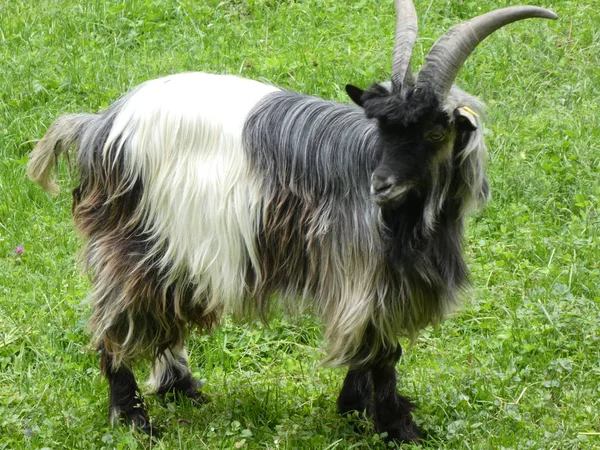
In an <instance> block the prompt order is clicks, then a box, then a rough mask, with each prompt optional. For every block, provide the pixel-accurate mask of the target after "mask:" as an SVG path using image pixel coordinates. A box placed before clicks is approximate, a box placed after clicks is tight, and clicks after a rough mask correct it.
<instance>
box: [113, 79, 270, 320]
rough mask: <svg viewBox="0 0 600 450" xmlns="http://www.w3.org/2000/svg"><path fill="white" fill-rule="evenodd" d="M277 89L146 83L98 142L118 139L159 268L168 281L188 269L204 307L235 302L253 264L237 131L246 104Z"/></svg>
mask: <svg viewBox="0 0 600 450" xmlns="http://www.w3.org/2000/svg"><path fill="white" fill-rule="evenodd" d="M276 90H277V88H275V87H272V86H268V85H265V84H262V83H259V82H256V81H252V80H246V79H242V78H238V77H234V76H222V75H212V74H205V73H184V74H179V75H172V76H168V77H165V78H160V79H157V80H152V81H149V82H147V83H145V84H143V85H142V86H140V88H139V89H138V90H137V91H136V92H134V93H133V94H132V95H131V97H130V98H129V99H128V100H127V102H126V104H125V105H124V107H123V110H122V111H121V112H120V113H119V114H118V116H117V117H116V120H115V123H114V126H113V128H112V130H111V134H110V136H109V138H108V139H107V142H106V146H105V151H109V149H111V146H112V145H113V143H114V142H117V141H118V142H120V144H121V147H120V148H118V149H117V152H123V155H122V156H123V158H124V161H125V166H126V167H127V168H128V175H129V178H130V180H129V181H130V183H131V185H132V184H133V181H135V179H136V177H140V178H141V180H142V183H143V186H144V187H143V196H142V205H143V207H142V210H143V211H144V214H145V215H146V217H145V219H146V221H145V222H146V223H147V224H149V226H152V228H151V229H149V230H147V231H150V232H151V234H152V235H153V237H154V238H155V239H156V241H157V244H156V245H155V247H154V252H155V253H158V252H159V250H161V249H162V250H164V257H163V258H162V260H161V263H160V264H161V266H162V267H163V268H164V269H167V271H168V273H170V274H171V275H172V276H173V277H175V276H176V274H177V272H179V271H185V272H186V273H188V274H189V275H190V276H191V278H192V281H194V282H195V283H197V292H196V294H197V295H196V298H197V299H198V300H199V301H205V302H206V306H207V307H208V309H207V312H210V311H211V310H214V309H221V308H223V309H224V311H225V312H231V311H236V310H237V309H238V308H239V307H241V303H242V300H243V297H244V295H245V292H244V290H245V280H244V275H245V272H246V268H247V265H248V261H249V260H250V261H251V262H252V264H253V266H254V267H255V268H256V270H258V264H257V260H256V249H255V236H256V229H257V226H258V220H259V217H260V214H261V207H262V204H261V198H262V197H261V193H260V181H259V179H258V178H257V176H256V174H255V173H253V172H252V171H251V169H250V167H249V164H248V160H247V157H246V154H245V152H244V149H243V147H242V129H243V126H244V122H245V120H246V117H247V116H248V114H249V112H250V110H251V109H252V107H253V106H254V105H255V104H256V103H257V102H258V101H259V100H260V99H262V98H263V97H264V96H265V95H267V94H269V93H271V92H273V91H276ZM112 148H114V146H113V147H112ZM107 156H108V155H107ZM110 157H111V159H112V160H113V161H115V160H117V158H116V155H115V154H113V155H110ZM151 256H152V255H151V254H150V255H148V257H151Z"/></svg>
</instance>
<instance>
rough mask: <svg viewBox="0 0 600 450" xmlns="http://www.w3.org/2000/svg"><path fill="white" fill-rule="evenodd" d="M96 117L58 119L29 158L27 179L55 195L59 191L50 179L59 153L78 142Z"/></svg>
mask: <svg viewBox="0 0 600 450" xmlns="http://www.w3.org/2000/svg"><path fill="white" fill-rule="evenodd" d="M96 117H98V116H96V115H95V114H71V115H68V116H62V117H60V118H58V119H57V120H56V121H55V122H54V123H53V124H52V125H51V126H50V128H49V129H48V131H47V132H46V134H45V135H44V137H43V138H42V139H40V141H39V142H38V143H37V145H36V146H35V148H34V149H33V151H32V152H31V155H30V156H29V163H27V174H28V175H29V178H30V179H31V180H32V181H35V182H36V183H37V184H39V185H40V186H41V187H42V188H43V189H44V190H45V191H46V192H49V193H51V194H54V195H57V194H58V193H59V192H60V189H59V188H58V185H57V184H56V183H55V181H54V180H53V179H52V177H51V173H52V169H53V168H54V166H56V165H57V162H58V157H59V156H60V155H61V153H63V152H64V151H65V150H67V149H69V147H71V146H72V145H74V144H77V143H78V142H79V140H80V138H81V134H82V131H83V130H84V129H85V128H86V126H87V125H88V124H89V123H90V122H92V121H93V120H94V119H95V118H96Z"/></svg>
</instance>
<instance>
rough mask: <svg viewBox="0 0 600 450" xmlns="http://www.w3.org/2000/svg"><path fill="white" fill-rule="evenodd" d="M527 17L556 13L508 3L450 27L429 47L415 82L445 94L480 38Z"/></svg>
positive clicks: (441, 95) (545, 17)
mask: <svg viewBox="0 0 600 450" xmlns="http://www.w3.org/2000/svg"><path fill="white" fill-rule="evenodd" d="M531 17H540V18H544V19H553V20H554V19H557V16H556V14H554V13H553V12H552V11H549V10H547V9H544V8H538V7H535V6H511V7H508V8H503V9H497V10H495V11H490V12H488V13H486V14H482V15H481V16H478V17H475V18H474V19H471V20H468V21H467V22H464V23H461V24H460V25H456V26H455V27H452V28H451V29H450V30H449V31H448V32H447V33H446V34H445V35H444V36H442V37H441V38H440V39H438V41H437V42H436V43H435V44H434V45H433V47H432V48H431V50H430V51H429V54H428V55H427V57H426V60H425V65H424V66H423V68H422V69H421V71H420V72H419V75H418V76H417V85H418V86H421V87H422V88H423V89H429V90H433V92H434V93H435V94H436V95H438V96H440V97H441V98H445V97H446V95H447V94H448V92H449V91H450V88H451V87H452V83H454V80H455V79H456V75H457V74H458V72H459V70H460V69H461V67H462V66H463V64H464V63H465V61H466V60H467V58H468V57H469V55H470V54H471V53H472V52H473V50H475V47H477V45H479V43H480V42H481V41H483V40H484V39H485V38H486V37H488V36H489V35H490V34H492V33H493V32H494V31H496V30H498V29H499V28H501V27H503V26H505V25H508V24H509V23H512V22H516V21H517V20H522V19H528V18H531Z"/></svg>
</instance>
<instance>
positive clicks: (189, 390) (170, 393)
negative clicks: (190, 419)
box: [156, 375, 210, 406]
mask: <svg viewBox="0 0 600 450" xmlns="http://www.w3.org/2000/svg"><path fill="white" fill-rule="evenodd" d="M201 388H202V383H201V382H200V381H198V380H196V379H195V378H194V377H192V376H191V375H189V376H187V377H185V378H182V379H180V380H177V381H175V382H173V383H170V384H168V385H166V386H161V387H160V388H159V389H158V390H157V391H156V394H157V395H159V396H161V397H162V398H163V399H164V400H166V401H177V400H179V399H181V398H186V399H188V400H189V401H190V402H191V404H192V405H193V406H201V405H204V404H205V403H208V402H209V401H210V399H209V398H208V397H206V396H205V395H204V394H202V392H200V389H201Z"/></svg>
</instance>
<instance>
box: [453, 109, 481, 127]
mask: <svg viewBox="0 0 600 450" xmlns="http://www.w3.org/2000/svg"><path fill="white" fill-rule="evenodd" d="M477 116H478V114H477V113H476V112H475V111H473V110H472V109H471V108H469V107H468V106H460V107H459V108H456V109H455V110H454V119H455V120H456V123H457V124H458V126H459V127H461V128H462V129H464V130H467V131H475V130H476V129H477Z"/></svg>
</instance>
